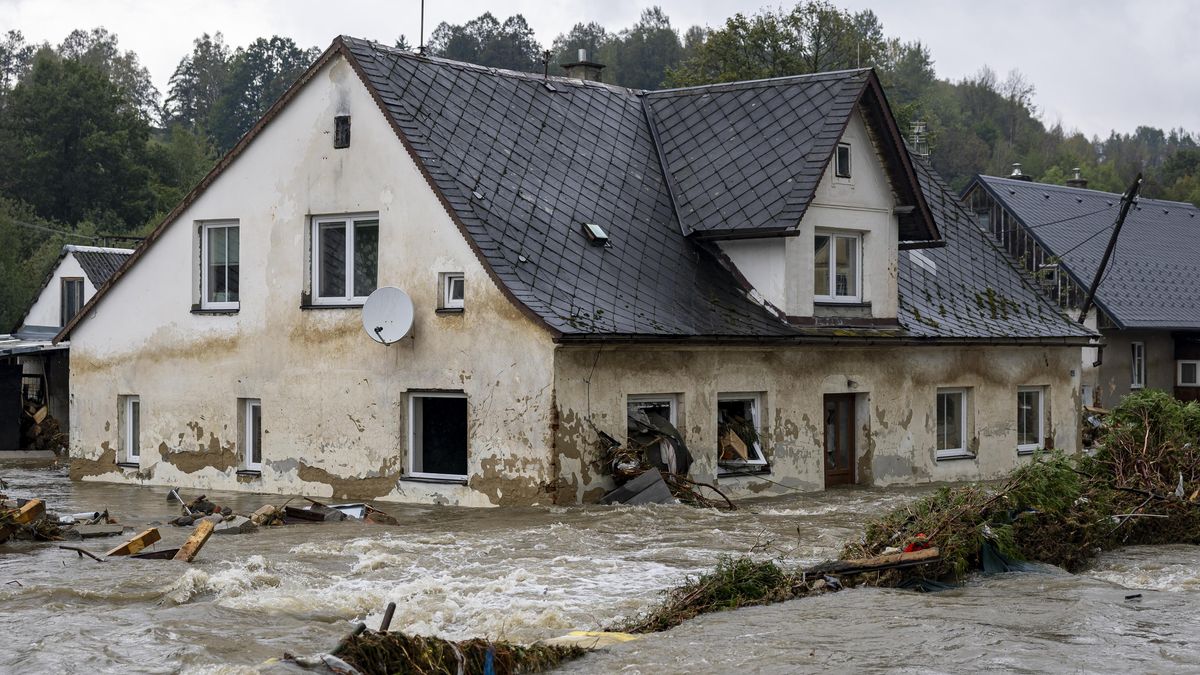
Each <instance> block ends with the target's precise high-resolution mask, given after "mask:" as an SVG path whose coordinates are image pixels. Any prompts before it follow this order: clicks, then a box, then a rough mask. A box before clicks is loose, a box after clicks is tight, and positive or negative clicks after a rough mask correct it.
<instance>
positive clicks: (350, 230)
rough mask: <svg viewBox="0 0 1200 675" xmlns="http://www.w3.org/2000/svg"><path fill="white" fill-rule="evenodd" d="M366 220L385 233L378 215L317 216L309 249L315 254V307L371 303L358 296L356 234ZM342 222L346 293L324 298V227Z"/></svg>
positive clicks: (312, 263) (376, 265) (313, 265)
mask: <svg viewBox="0 0 1200 675" xmlns="http://www.w3.org/2000/svg"><path fill="white" fill-rule="evenodd" d="M364 220H374V221H375V225H376V228H378V229H377V230H376V231H377V232H378V233H379V235H382V234H383V228H382V227H380V225H381V223H380V222H379V214H378V213H350V214H344V215H336V216H313V218H312V227H311V229H310V230H309V237H310V239H309V242H310V246H309V250H310V251H311V256H310V257H311V259H312V261H311V265H310V266H311V268H312V293H311V294H310V297H311V298H312V304H314V305H361V304H363V303H364V302H366V301H367V296H365V295H354V232H355V230H356V229H357V228H355V224H357V223H359V222H361V221H364ZM334 223H340V224H342V225H343V226H344V227H345V228H346V250H345V251H344V253H343V255H342V258H343V263H344V264H345V271H344V274H345V280H346V292H345V294H344V295H339V296H322V295H321V226H322V225H330V224H334ZM379 257H380V256H379V252H378V251H376V254H375V271H376V279H375V287H376V288H378V287H379V278H378V273H379Z"/></svg>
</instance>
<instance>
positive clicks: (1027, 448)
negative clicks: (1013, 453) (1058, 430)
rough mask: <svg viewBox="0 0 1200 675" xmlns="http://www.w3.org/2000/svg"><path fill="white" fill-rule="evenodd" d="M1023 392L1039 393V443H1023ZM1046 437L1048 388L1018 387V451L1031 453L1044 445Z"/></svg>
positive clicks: (1019, 452) (1037, 436)
mask: <svg viewBox="0 0 1200 675" xmlns="http://www.w3.org/2000/svg"><path fill="white" fill-rule="evenodd" d="M1021 394H1037V417H1036V419H1037V435H1036V438H1037V439H1038V442H1037V443H1021V442H1020V440H1021ZM1045 437H1046V388H1045V387H1017V453H1018V454H1029V453H1031V452H1034V451H1035V450H1037V449H1038V448H1040V447H1042V445H1043V441H1042V439H1044V438H1045Z"/></svg>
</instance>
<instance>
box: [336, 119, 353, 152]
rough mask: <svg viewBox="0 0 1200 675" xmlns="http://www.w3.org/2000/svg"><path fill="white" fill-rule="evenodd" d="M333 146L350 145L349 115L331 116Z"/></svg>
mask: <svg viewBox="0 0 1200 675" xmlns="http://www.w3.org/2000/svg"><path fill="white" fill-rule="evenodd" d="M333 147H334V148H348V147H350V116H349V115H338V116H337V117H334V118H333Z"/></svg>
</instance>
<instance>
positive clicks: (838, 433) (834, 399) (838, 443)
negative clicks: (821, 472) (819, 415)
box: [825, 394, 854, 488]
mask: <svg viewBox="0 0 1200 675" xmlns="http://www.w3.org/2000/svg"><path fill="white" fill-rule="evenodd" d="M835 485H854V394H829V395H827V396H825V487H827V488H828V487H833V486H835Z"/></svg>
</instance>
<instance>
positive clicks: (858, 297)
mask: <svg viewBox="0 0 1200 675" xmlns="http://www.w3.org/2000/svg"><path fill="white" fill-rule="evenodd" d="M817 237H829V295H818V294H817V293H816V288H815V287H814V288H813V300H815V301H816V302H826V303H846V304H854V303H860V302H862V301H863V285H862V281H863V233H862V232H854V231H848V230H825V229H819V230H816V231H815V232H814V233H813V246H812V250H813V265H814V266H815V265H816V251H817ZM839 238H842V239H853V240H854V254H855V261H854V276H855V278H854V290H855V294H854V295H838V294H837V240H838V239H839Z"/></svg>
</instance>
